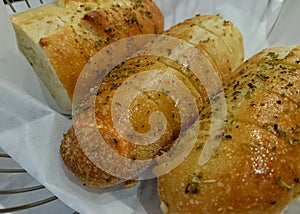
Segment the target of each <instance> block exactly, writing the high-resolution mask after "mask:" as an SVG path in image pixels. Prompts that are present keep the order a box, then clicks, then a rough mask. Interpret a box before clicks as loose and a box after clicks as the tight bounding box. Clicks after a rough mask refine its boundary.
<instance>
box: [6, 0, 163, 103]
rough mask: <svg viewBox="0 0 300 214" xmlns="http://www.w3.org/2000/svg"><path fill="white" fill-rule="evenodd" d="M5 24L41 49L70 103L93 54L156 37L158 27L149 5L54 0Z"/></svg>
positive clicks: (145, 1) (143, 0)
mask: <svg viewBox="0 0 300 214" xmlns="http://www.w3.org/2000/svg"><path fill="white" fill-rule="evenodd" d="M11 20H12V22H13V23H14V24H15V25H17V26H19V27H20V28H21V29H22V30H23V31H24V32H25V33H26V34H27V35H28V36H29V37H31V38H32V39H33V40H34V42H35V43H38V44H39V45H40V46H41V47H42V49H43V51H44V53H45V57H47V59H48V60H49V61H50V64H51V65H52V67H53V69H54V71H53V72H54V73H55V74H54V75H57V77H58V78H59V80H60V82H61V84H62V85H63V87H64V88H65V89H66V91H67V94H68V96H69V97H70V99H72V96H73V91H74V87H75V84H76V81H77V78H78V76H79V74H80V72H81V70H82V69H83V67H84V65H85V64H86V63H87V62H88V60H89V59H90V58H91V57H92V56H93V55H95V54H96V53H97V52H98V51H99V50H101V49H102V48H103V47H105V46H107V45H108V44H110V43H112V42H114V41H116V40H119V39H122V38H124V37H128V36H133V35H137V34H156V33H161V32H162V30H163V26H164V23H163V15H162V13H161V12H160V10H159V8H158V7H157V6H156V5H155V4H154V3H153V2H152V0H136V1H131V0H123V1H102V0H101V1H99V0H98V1H73V0H68V1H58V2H56V3H53V4H48V5H44V6H41V7H39V8H36V9H33V10H29V11H26V12H24V13H20V14H15V15H13V16H12V17H11Z"/></svg>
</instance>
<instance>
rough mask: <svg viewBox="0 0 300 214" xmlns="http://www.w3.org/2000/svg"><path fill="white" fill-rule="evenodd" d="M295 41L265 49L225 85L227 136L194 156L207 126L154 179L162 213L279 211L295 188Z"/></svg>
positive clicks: (299, 72)
mask: <svg viewBox="0 0 300 214" xmlns="http://www.w3.org/2000/svg"><path fill="white" fill-rule="evenodd" d="M299 58H300V54H299V46H297V47H276V48H270V49H265V50H263V51H261V52H260V53H258V54H256V55H255V56H253V57H252V58H250V59H249V60H247V61H246V62H245V63H243V64H242V65H241V66H239V67H238V68H237V70H236V72H235V73H236V77H235V78H234V79H233V80H232V81H230V83H229V86H228V87H226V88H225V96H226V104H227V119H226V124H225V133H224V134H223V133H220V134H222V135H220V136H223V137H222V139H221V144H220V146H219V147H218V148H217V151H216V153H215V154H214V156H213V157H212V158H211V159H210V160H209V161H208V162H207V163H206V164H204V165H201V166H200V165H199V164H198V161H199V157H200V154H201V152H202V151H203V145H204V143H205V142H206V140H207V136H206V135H205V134H206V133H208V131H209V128H210V116H209V114H207V112H209V110H207V108H209V105H206V107H205V108H204V110H203V112H202V113H201V119H200V126H201V132H200V133H199V136H198V140H197V142H196V145H195V146H194V149H193V151H192V152H191V153H190V154H189V156H188V157H187V159H186V160H184V161H183V162H182V163H181V164H180V165H179V166H178V167H177V168H176V169H174V170H173V171H171V172H170V173H167V174H165V175H163V176H161V177H159V178H158V193H159V196H160V199H161V201H162V203H163V204H164V206H163V207H164V208H165V210H166V213H281V212H282V211H283V210H284V208H285V207H286V206H287V205H288V204H289V203H290V202H291V201H293V200H294V199H295V198H296V197H297V196H298V195H299V193H300V182H299V175H300V167H299V164H298V163H299V161H300V158H299V155H298V154H299V152H300V145H299V144H298V142H299V140H300V132H299V128H300V118H299V114H300V108H299V101H300V96H299V94H300V87H299V86H300V66H299Z"/></svg>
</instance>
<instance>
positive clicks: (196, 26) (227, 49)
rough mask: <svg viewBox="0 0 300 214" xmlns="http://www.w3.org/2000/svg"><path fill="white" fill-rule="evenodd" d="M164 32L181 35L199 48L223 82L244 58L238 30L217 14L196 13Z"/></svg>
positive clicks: (226, 80)
mask: <svg viewBox="0 0 300 214" xmlns="http://www.w3.org/2000/svg"><path fill="white" fill-rule="evenodd" d="M163 34H165V35H169V36H174V37H176V38H179V39H182V40H184V41H187V42H188V43H190V44H192V45H194V46H195V47H197V48H199V50H200V51H201V52H202V53H203V54H204V55H205V56H206V57H207V58H208V59H209V60H210V62H211V63H212V65H213V66H214V69H215V70H216V72H217V73H218V74H219V77H220V79H221V80H222V81H223V83H224V84H225V85H226V84H227V82H228V81H229V80H230V79H231V76H232V73H233V71H234V70H235V68H236V67H237V66H239V65H240V63H241V62H242V61H243V59H244V44H243V42H244V41H243V36H242V34H241V32H240V31H239V29H238V28H236V27H235V26H234V24H233V23H232V22H231V21H227V20H225V19H223V18H222V17H221V16H220V15H196V16H195V17H193V18H190V19H187V20H185V21H183V22H181V23H179V24H177V25H174V26H172V27H171V28H170V29H168V30H167V31H165V32H163Z"/></svg>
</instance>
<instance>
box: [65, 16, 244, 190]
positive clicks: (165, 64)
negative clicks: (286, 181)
mask: <svg viewBox="0 0 300 214" xmlns="http://www.w3.org/2000/svg"><path fill="white" fill-rule="evenodd" d="M194 19H195V23H197V22H199V19H201V17H199V16H197V17H195V18H194ZM203 19H204V20H209V19H208V16H203ZM218 19H219V17H218ZM192 20H193V19H191V20H188V22H189V24H188V25H185V24H184V23H182V24H180V25H178V29H179V30H180V31H181V30H183V28H181V27H180V26H184V29H185V30H186V31H187V32H188V31H189V29H190V28H192V27H190V23H191V22H192ZM229 26H231V27H233V26H232V25H229ZM219 27H224V28H226V29H227V30H226V31H230V32H231V30H230V28H228V26H227V25H223V22H222V25H220V26H219ZM191 32H192V34H193V35H194V36H195V37H197V35H198V33H199V32H198V31H193V30H192V31H191ZM237 32H238V31H237ZM165 34H166V35H169V36H174V37H179V38H180V35H178V34H176V27H174V28H172V30H170V31H167V32H165ZM207 35H209V36H211V33H210V34H205V35H204V36H203V37H201V38H204V40H207V39H208V38H209V36H208V37H207ZM205 36H206V37H205ZM236 36H237V37H238V38H239V37H240V33H237V34H236ZM183 39H187V38H183ZM223 43H226V41H224V42H222V43H221V42H219V43H214V42H213V43H211V44H212V45H213V46H214V47H213V48H214V49H215V48H216V46H217V45H219V44H222V47H224V49H225V46H224V45H223ZM199 44H201V41H198V42H197V44H194V46H195V47H198V48H199V49H201V50H203V51H207V52H208V53H214V54H216V53H215V52H214V51H211V52H210V51H209V46H205V47H204V46H201V45H199ZM231 44H233V42H232V43H231ZM231 44H228V46H229V47H231ZM235 45H236V46H237V47H238V48H237V49H239V50H241V51H242V50H243V44H242V42H241V41H240V40H239V41H238V42H237V43H236V44H235ZM204 48H205V50H204ZM226 50H227V52H226V54H227V55H224V56H222V58H224V57H232V56H231V54H229V49H228V48H227V47H226ZM221 54H225V52H222V53H221ZM238 55H241V53H238ZM211 57H214V56H211ZM240 62H241V59H240ZM236 63H237V59H235V62H234V63H233V62H231V61H230V63H229V64H230V65H229V64H228V66H232V68H233V67H235V66H236ZM214 66H219V65H217V64H216V65H214ZM151 70H160V71H161V72H164V73H168V74H170V75H174V76H176V78H178V79H179V80H180V81H182V82H184V84H185V86H186V87H187V88H188V90H189V91H190V92H191V93H192V94H193V96H194V97H195V98H196V102H197V105H198V109H199V110H200V109H202V108H203V103H204V102H205V101H206V100H207V94H206V90H205V88H204V87H203V85H202V84H200V83H199V79H198V78H197V77H196V76H195V75H192V72H191V71H190V70H189V69H188V68H185V67H183V66H182V65H181V64H179V63H178V62H175V61H172V60H170V59H167V58H166V57H159V56H137V57H134V58H131V59H129V60H126V61H125V62H124V63H122V64H121V65H118V66H116V67H115V68H114V69H113V70H112V71H111V72H110V74H109V75H108V76H106V77H105V79H104V81H103V83H102V84H101V86H100V87H99V89H98V91H97V93H96V95H94V96H91V97H89V98H88V99H87V100H86V101H85V102H83V103H82V105H81V106H79V107H78V111H77V112H76V114H75V117H77V118H79V120H76V119H75V121H73V126H72V128H71V129H70V131H69V133H67V134H66V135H65V136H64V140H63V141H62V145H61V147H62V149H61V153H62V157H63V160H64V162H65V164H66V166H67V167H68V168H69V169H70V170H71V171H72V172H73V173H74V174H75V176H77V177H78V178H79V179H81V180H82V181H84V182H85V183H86V184H87V185H91V186H100V187H102V186H107V185H114V184H116V183H118V182H121V181H123V180H124V179H117V178H116V177H114V176H112V178H111V179H109V180H110V181H111V182H109V183H107V182H105V181H103V179H104V178H105V179H106V178H107V177H106V176H107V173H106V172H104V171H105V170H104V169H103V171H102V170H101V169H100V168H97V166H96V163H94V165H92V164H91V161H87V162H86V163H85V161H86V160H88V158H87V156H88V155H89V154H90V153H89V152H90V151H89V148H90V150H95V151H93V152H91V156H90V159H92V158H93V157H96V156H97V152H96V151H97V149H98V148H95V149H93V148H94V147H93V146H95V145H94V144H95V143H96V142H97V139H96V138H97V136H94V134H93V133H94V132H93V131H91V127H93V128H95V126H96V128H95V130H96V132H99V133H100V134H101V135H102V136H103V138H104V140H105V142H106V143H107V144H108V145H109V146H110V148H111V149H113V151H114V152H116V153H117V154H119V155H121V156H122V157H126V158H128V159H131V160H148V159H152V158H155V157H157V156H159V155H161V154H163V153H165V152H166V151H169V150H170V148H171V147H172V146H173V144H174V143H175V139H177V138H178V136H179V133H180V131H181V128H182V126H183V127H184V128H187V127H188V126H190V125H191V124H192V123H193V121H194V120H195V119H196V117H197V116H198V112H196V113H197V115H193V114H192V113H191V114H189V115H187V117H188V118H189V120H188V121H187V124H182V123H183V122H182V117H183V116H185V115H180V112H179V109H178V107H177V106H176V105H177V104H176V103H175V101H173V100H172V99H171V98H170V97H169V96H168V95H167V94H168V92H167V91H168V90H167V88H166V89H165V92H161V91H160V92H156V91H143V90H142V88H141V87H140V88H139V90H141V91H143V93H140V94H139V96H138V97H136V98H135V99H134V100H133V102H132V103H131V104H130V115H131V116H130V121H131V125H132V127H134V128H135V131H137V132H139V133H147V132H149V130H150V125H149V123H148V120H149V117H150V115H151V114H152V113H154V112H157V111H158V112H162V113H164V115H165V117H166V120H167V124H166V130H165V132H164V133H163V135H162V137H161V138H160V139H159V140H157V141H156V142H154V143H152V144H151V145H146V146H145V145H136V144H133V143H131V142H129V141H128V140H126V139H124V138H123V137H121V136H120V134H119V133H118V130H117V128H116V127H115V124H114V122H113V119H112V111H111V109H112V108H113V104H112V103H113V97H114V95H115V93H116V91H117V89H118V88H119V87H120V85H122V84H123V83H124V82H125V81H127V80H129V79H130V78H135V75H137V74H142V73H143V72H146V71H151ZM217 72H218V74H219V76H220V77H221V78H222V77H223V76H224V75H223V73H227V72H228V70H225V69H224V67H219V68H218V70H217ZM154 79H155V77H154ZM142 84H145V83H141V85H142ZM171 84H172V82H170V85H171ZM173 84H175V83H173ZM124 85H125V84H124ZM138 87H139V86H138ZM179 91H180V90H179ZM179 93H180V92H179ZM182 93H184V92H182ZM93 99H94V100H95V109H93V108H92V107H93V102H92V100H93ZM181 101H183V100H181ZM119 105H120V104H119ZM193 113H194V112H193ZM93 114H95V121H93V118H92V117H91V115H93ZM124 126H125V125H124ZM74 127H76V130H77V132H76V135H74V131H73V129H74ZM124 128H125V127H124ZM76 136H80V137H81V139H83V141H84V142H79V141H78V139H77V137H76ZM134 137H135V136H134V135H130V138H131V140H132V139H133V138H134ZM79 144H81V145H80V146H79ZM69 147H74V148H77V151H79V150H80V149H81V151H80V152H79V153H78V154H77V153H74V152H67V151H68V150H72V149H70V148H69ZM79 148H80V149H79ZM99 149H103V148H99ZM82 150H87V154H85V153H84V152H82ZM83 156H84V157H83ZM98 156H99V154H98ZM76 159H82V160H85V161H81V160H80V161H79V160H78V161H77V160H76ZM100 159H104V158H103V157H101V158H100ZM103 161H107V160H103ZM108 161H109V162H110V163H111V166H112V167H113V168H114V169H117V170H119V171H125V167H123V164H122V163H120V164H119V163H118V162H117V160H113V159H109V160H108ZM73 166H76V167H77V168H79V169H80V170H79V169H76V168H74V167H73ZM91 168H92V169H93V170H92V171H93V172H95V173H99V175H96V174H90V171H91ZM85 169H86V170H87V171H86V172H85ZM81 170H82V171H81ZM102 173H103V175H101V174H102ZM83 175H88V176H86V177H83ZM90 175H91V176H90ZM93 176H95V177H96V179H95V178H93ZM101 178H102V180H101ZM130 179H134V177H133V178H130ZM97 181H98V183H97Z"/></svg>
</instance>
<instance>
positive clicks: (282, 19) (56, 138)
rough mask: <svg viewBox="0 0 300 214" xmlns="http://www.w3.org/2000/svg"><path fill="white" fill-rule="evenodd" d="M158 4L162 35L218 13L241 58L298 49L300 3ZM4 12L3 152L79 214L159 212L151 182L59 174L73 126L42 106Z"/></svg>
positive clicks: (218, 0) (165, 0)
mask: <svg viewBox="0 0 300 214" xmlns="http://www.w3.org/2000/svg"><path fill="white" fill-rule="evenodd" d="M156 3H157V4H158V6H159V7H160V8H161V10H162V12H163V14H164V15H165V27H166V29H167V28H168V27H170V26H171V25H173V24H176V23H178V22H180V21H183V20H184V19H186V18H190V17H192V16H194V15H196V14H203V13H219V14H221V15H222V16H223V17H224V18H226V19H229V20H231V21H233V22H234V23H235V25H236V26H237V27H239V29H240V30H241V32H242V34H243V36H244V40H245V51H246V58H248V57H250V56H251V55H252V54H254V53H256V52H258V51H259V50H261V49H262V48H265V47H268V46H275V45H293V44H298V43H300V37H299V36H298V32H300V31H299V30H300V29H299V28H300V25H298V24H297V21H298V19H299V16H300V14H299V12H298V10H299V7H300V1H296V0H291V1H286V2H284V1H280V0H277V1H267V0H256V1H240V0H235V1H234V0H228V1H224V0H215V1H207V0H188V1H186V0H156ZM32 6H33V7H35V6H38V3H37V2H34V1H33V3H32ZM16 8H17V10H18V11H21V10H26V5H25V3H24V2H19V3H17V4H16ZM6 10H8V11H9V8H8V6H4V5H3V3H2V1H1V3H0V26H1V31H0V41H1V43H0V44H1V47H0V64H1V67H0V71H1V73H0V74H1V79H0V97H1V98H0V142H1V144H0V146H1V148H2V149H4V150H5V152H7V153H8V154H9V155H11V157H13V159H14V160H15V161H16V162H18V163H19V164H20V165H21V166H22V167H23V168H24V169H26V170H27V171H28V172H29V173H30V174H31V175H32V176H33V177H34V178H35V179H37V180H38V181H39V182H40V183H41V184H43V185H44V186H45V187H47V189H48V190H49V191H51V192H52V193H53V194H55V195H56V196H58V197H59V198H60V199H61V200H62V201H63V202H64V203H66V204H67V205H68V206H70V207H72V208H73V209H74V210H77V211H78V212H80V213H103V214H106V213H159V212H160V210H159V200H158V198H157V193H156V186H155V180H147V181H144V182H141V183H139V185H137V186H136V187H135V188H132V189H122V188H121V186H116V187H114V188H109V189H92V188H85V187H83V186H82V185H81V184H80V183H79V182H78V181H77V180H76V179H74V177H73V176H71V175H70V174H69V172H68V170H66V169H65V168H64V165H63V163H62V161H61V159H60V155H59V146H60V140H61V139H62V134H63V133H64V132H65V131H66V130H67V129H68V128H69V126H70V123H71V121H69V120H68V119H67V118H65V117H63V116H61V115H60V114H58V113H57V112H56V111H54V110H52V109H51V108H50V107H49V106H48V104H47V102H46V101H45V98H44V95H43V93H42V89H41V87H40V84H39V81H38V79H37V78H36V75H35V74H34V72H33V71H32V68H31V67H30V65H29V64H28V62H27V61H26V60H25V58H24V57H23V55H22V54H21V53H20V51H19V50H18V48H17V44H16V40H15V35H14V31H13V29H12V26H11V24H10V21H9V16H8V14H7V13H6ZM287 23H288V24H287ZM283 32H284V34H283ZM16 183H18V182H16V181H15V179H7V180H5V182H3V181H1V186H3V188H4V189H5V188H6V187H12V186H14V184H16ZM27 183H28V182H27ZM29 183H30V182H29ZM3 200H5V199H3ZM1 201H2V199H1V200H0V205H1ZM11 205H15V204H13V203H12V204H11ZM5 206H7V207H10V204H9V203H7V201H6V203H5ZM299 208H300V207H299V205H298V203H295V204H293V205H291V206H290V208H289V210H288V213H298V212H299ZM297 211H298V212H297Z"/></svg>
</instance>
